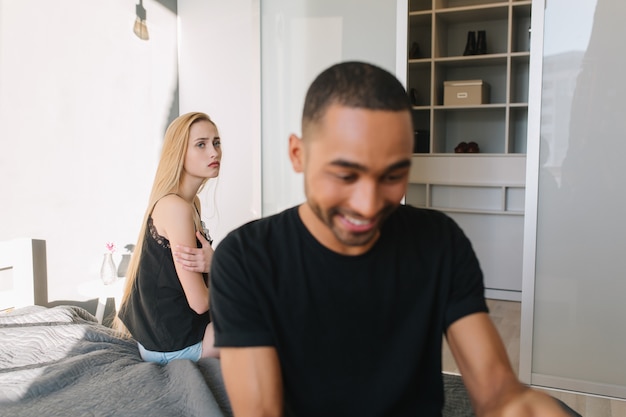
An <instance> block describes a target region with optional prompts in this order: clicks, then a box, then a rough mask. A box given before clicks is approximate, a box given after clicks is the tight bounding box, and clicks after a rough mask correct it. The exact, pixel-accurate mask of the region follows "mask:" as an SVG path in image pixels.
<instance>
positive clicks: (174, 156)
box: [117, 112, 222, 364]
mask: <svg viewBox="0 0 626 417" xmlns="http://www.w3.org/2000/svg"><path fill="white" fill-rule="evenodd" d="M221 158H222V149H221V144H220V137H219V133H218V130H217V126H216V125H215V123H213V121H212V120H211V119H210V118H209V116H207V115H206V114H204V113H197V112H194V113H187V114H184V115H182V116H179V117H178V118H176V119H175V120H174V121H173V122H172V123H171V124H170V125H169V127H168V128H167V131H166V132H165V140H164V143H163V150H162V153H161V159H160V161H159V165H158V167H157V172H156V175H155V179H154V184H153V186H152V192H151V194H150V201H149V204H148V207H147V209H146V213H145V215H144V219H143V224H142V227H141V232H140V234H139V238H138V241H137V247H136V250H135V251H134V253H133V257H132V258H131V261H130V265H129V268H128V272H127V275H126V277H127V280H126V287H125V290H124V296H123V298H122V303H121V308H120V312H119V314H118V317H119V320H118V321H117V326H118V328H119V329H121V330H122V331H125V332H129V333H130V334H131V335H132V336H133V337H134V338H135V340H136V341H137V344H138V347H139V352H140V354H141V357H142V358H143V359H144V360H145V361H149V362H157V363H162V364H165V363H167V362H169V361H171V360H173V359H191V360H193V361H197V360H199V359H200V358H201V357H208V356H213V357H216V356H219V351H218V350H217V349H215V348H214V347H213V343H214V342H213V325H212V324H211V323H210V317H209V285H208V270H209V266H210V263H211V259H212V257H213V249H212V248H211V239H210V237H209V235H208V231H206V230H205V229H204V225H203V223H202V221H201V220H200V201H199V199H198V196H197V194H198V193H199V192H200V190H202V187H203V186H204V184H205V183H206V182H207V181H208V180H209V179H210V178H215V177H217V176H218V174H219V171H220V161H221ZM196 248H197V249H196ZM175 260H176V262H175ZM120 321H121V322H120Z"/></svg>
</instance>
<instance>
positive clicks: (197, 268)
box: [172, 231, 213, 273]
mask: <svg viewBox="0 0 626 417" xmlns="http://www.w3.org/2000/svg"><path fill="white" fill-rule="evenodd" d="M196 237H197V238H198V240H199V241H200V244H201V245H202V247H201V248H197V247H195V246H194V247H190V246H180V245H178V246H176V247H172V255H174V260H175V261H176V262H177V263H179V264H180V266H182V267H183V269H185V270H187V271H192V272H205V273H208V272H209V271H210V269H211V261H212V260H213V248H212V247H211V243H209V241H208V240H206V239H205V238H204V236H203V235H202V233H200V232H199V231H198V232H196Z"/></svg>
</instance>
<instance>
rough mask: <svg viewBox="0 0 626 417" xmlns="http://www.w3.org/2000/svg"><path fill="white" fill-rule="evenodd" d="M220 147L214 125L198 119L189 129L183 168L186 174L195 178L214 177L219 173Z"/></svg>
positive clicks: (218, 136)
mask: <svg viewBox="0 0 626 417" xmlns="http://www.w3.org/2000/svg"><path fill="white" fill-rule="evenodd" d="M221 159H222V147H221V142H220V135H219V133H218V131H217V128H216V127H215V125H214V124H213V123H211V122H209V121H206V120H200V121H198V122H195V123H194V124H193V125H191V128H190V129H189V144H188V145H187V154H186V155H185V161H184V163H183V168H184V170H185V172H186V173H187V175H190V176H192V177H197V178H202V179H204V178H215V177H217V176H218V175H219V173H220V161H221Z"/></svg>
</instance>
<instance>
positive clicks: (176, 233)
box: [152, 194, 209, 314]
mask: <svg viewBox="0 0 626 417" xmlns="http://www.w3.org/2000/svg"><path fill="white" fill-rule="evenodd" d="M194 214H195V213H194V208H193V207H192V206H191V204H189V203H188V202H187V201H185V200H184V199H182V198H181V197H178V196H177V195H173V194H172V195H168V196H165V197H163V198H162V199H161V200H159V202H158V203H157V204H156V205H155V207H154V210H153V212H152V220H153V222H154V225H155V227H156V228H157V230H158V232H159V234H161V235H162V236H164V237H165V238H167V239H168V240H169V242H170V245H171V248H172V250H173V252H174V250H175V248H176V247H177V246H188V247H192V246H193V247H195V246H196V231H195V225H194V221H193V219H194ZM173 252H172V256H174V253H173ZM174 266H175V268H176V274H177V275H178V279H179V280H180V283H181V285H182V287H183V291H185V296H186V297H187V302H188V303H189V306H190V307H191V308H192V309H193V310H194V311H195V312H196V313H198V314H203V313H206V312H207V311H208V310H209V290H208V288H207V286H206V284H205V283H204V280H203V278H202V274H201V273H199V272H193V271H189V270H186V269H185V268H183V266H182V265H181V264H180V263H178V262H174Z"/></svg>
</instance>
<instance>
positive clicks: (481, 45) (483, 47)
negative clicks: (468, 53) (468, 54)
mask: <svg viewBox="0 0 626 417" xmlns="http://www.w3.org/2000/svg"><path fill="white" fill-rule="evenodd" d="M486 53H487V32H486V31H484V30H479V31H478V39H477V40H476V55H484V54H486Z"/></svg>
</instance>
